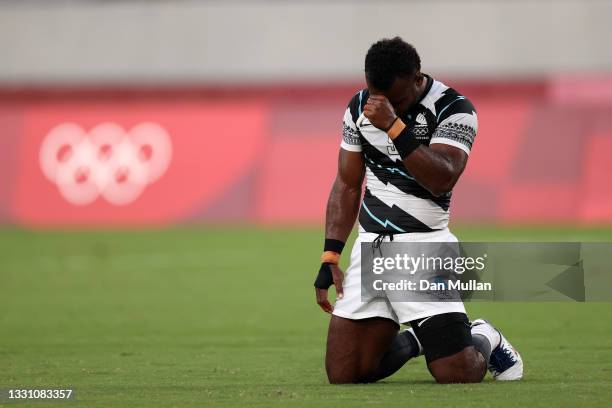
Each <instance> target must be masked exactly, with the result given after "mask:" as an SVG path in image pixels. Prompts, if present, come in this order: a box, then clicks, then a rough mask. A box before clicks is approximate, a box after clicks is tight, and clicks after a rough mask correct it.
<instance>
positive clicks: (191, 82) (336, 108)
mask: <svg viewBox="0 0 612 408" xmlns="http://www.w3.org/2000/svg"><path fill="white" fill-rule="evenodd" d="M611 16H612V2H611V1H601V0H566V1H549V0H530V1H527V0H519V1H513V2H505V1H501V0H500V1H494V0H492V1H484V0H480V1H479V0H461V1H457V0H452V1H450V0H449V1H444V0H436V1H417V0H414V1H376V2H374V1H372V2H370V1H361V0H331V1H323V0H320V1H319V0H311V1H305V0H303V1H273V0H252V1H238V0H229V1H213V0H210V1H192V0H174V1H170V0H165V1H164V0H156V1H136V0H124V1H121V0H78V1H77V0H62V1H59V0H58V1H53V2H50V1H42V0H21V1H17V0H15V1H10V0H7V1H3V2H2V3H1V4H0V55H1V56H2V63H1V64H0V131H1V132H2V133H1V135H0V166H2V169H1V171H0V222H2V223H4V224H17V225H24V226H29V227H46V226H149V225H175V224H184V223H192V222H197V223H228V222H229V223H238V224H241V223H255V224H263V225H277V224H290V225H295V224H307V225H314V224H316V225H318V224H321V223H322V222H323V217H324V208H325V202H326V198H327V194H328V192H329V188H330V186H331V182H332V180H333V177H334V175H335V162H336V157H337V151H338V145H339V142H340V129H341V118H342V116H343V111H344V109H345V107H346V104H347V102H348V100H349V99H350V98H351V97H352V95H353V94H354V93H355V92H356V91H357V90H358V89H360V88H362V87H364V81H363V78H362V77H363V74H362V71H363V60H364V56H365V53H366V51H367V49H368V47H369V46H370V44H371V43H373V42H374V41H376V40H378V39H380V38H382V37H390V36H395V35H400V36H402V37H403V38H404V39H405V40H407V41H408V42H411V43H412V44H414V45H415V46H416V48H417V49H418V50H419V52H420V54H421V58H422V61H423V71H424V72H426V73H429V74H431V75H433V76H435V77H436V78H437V79H439V80H442V81H443V82H445V83H447V84H448V85H450V86H452V87H454V88H456V89H458V90H459V91H460V92H462V93H464V94H466V95H467V96H468V97H470V98H471V99H472V100H473V102H474V104H475V105H476V108H477V110H478V114H479V122H480V128H479V133H478V137H477V140H476V142H475V148H474V150H473V152H472V155H471V157H470V161H469V163H468V168H467V170H466V173H465V175H464V176H463V178H462V180H461V181H460V182H459V184H458V186H457V188H456V190H455V195H454V202H453V206H452V209H451V211H452V219H454V220H455V221H458V222H461V223H473V222H478V223H491V222H493V223H502V224H503V223H505V224H516V223H521V224H524V223H529V224H530V223H540V224H541V223H552V224H559V223H561V224H572V225H602V224H610V223H611V222H612V182H610V179H609V177H610V174H612V160H610V159H609V156H610V152H612V113H611V112H612V47H610V46H609V41H610V38H611V31H610V21H611V20H610V18H611Z"/></svg>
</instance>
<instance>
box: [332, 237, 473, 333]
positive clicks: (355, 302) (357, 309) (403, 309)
mask: <svg viewBox="0 0 612 408" xmlns="http://www.w3.org/2000/svg"><path fill="white" fill-rule="evenodd" d="M377 237H378V234H375V233H371V232H360V233H359V236H358V237H357V239H356V240H355V243H354V244H353V249H352V251H351V263H350V265H349V267H348V269H347V271H346V274H345V277H344V284H343V288H344V297H343V298H342V299H339V300H338V301H336V305H335V306H334V312H333V314H334V315H336V316H340V317H344V318H346V319H352V320H357V319H367V318H370V317H384V318H387V319H391V320H394V321H395V322H396V323H408V322H409V321H411V320H417V319H422V318H425V317H429V316H434V315H438V314H443V313H453V312H459V313H465V307H464V306H463V302H391V301H389V300H388V299H386V300H385V301H380V299H378V300H372V301H367V302H363V301H362V297H361V243H362V242H373V241H374V240H375V239H376V238H377ZM389 241H390V239H389V237H385V239H384V241H383V242H389ZM393 242H457V237H455V236H454V235H453V234H452V233H451V232H450V231H449V230H448V228H446V229H443V230H440V231H433V232H417V233H408V234H397V235H393Z"/></svg>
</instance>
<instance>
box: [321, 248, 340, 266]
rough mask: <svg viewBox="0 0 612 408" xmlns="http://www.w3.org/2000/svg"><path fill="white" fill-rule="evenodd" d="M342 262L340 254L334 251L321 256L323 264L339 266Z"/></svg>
mask: <svg viewBox="0 0 612 408" xmlns="http://www.w3.org/2000/svg"><path fill="white" fill-rule="evenodd" d="M338 262H340V254H339V253H337V252H334V251H325V252H323V254H322V255H321V263H330V264H334V265H338Z"/></svg>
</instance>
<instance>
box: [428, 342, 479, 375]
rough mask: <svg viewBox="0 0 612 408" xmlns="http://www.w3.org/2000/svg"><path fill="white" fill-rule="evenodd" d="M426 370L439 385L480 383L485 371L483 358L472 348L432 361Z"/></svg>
mask: <svg viewBox="0 0 612 408" xmlns="http://www.w3.org/2000/svg"><path fill="white" fill-rule="evenodd" d="M428 368H429V371H430V372H431V374H432V375H433V377H434V378H435V380H436V382H438V383H440V384H450V383H477V382H481V381H482V379H483V378H484V376H485V373H486V370H487V367H486V363H485V360H484V358H483V357H482V355H481V354H480V353H478V352H477V351H476V350H475V349H474V347H467V348H465V349H464V350H462V351H460V352H459V353H456V354H454V355H452V356H448V357H443V358H440V359H437V360H435V361H432V362H430V363H429V364H428Z"/></svg>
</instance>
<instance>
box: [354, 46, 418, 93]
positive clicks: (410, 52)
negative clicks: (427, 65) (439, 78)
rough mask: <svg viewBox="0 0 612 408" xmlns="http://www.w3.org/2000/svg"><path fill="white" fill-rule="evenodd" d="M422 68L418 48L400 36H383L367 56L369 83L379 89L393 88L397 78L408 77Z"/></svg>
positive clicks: (366, 73)
mask: <svg viewBox="0 0 612 408" xmlns="http://www.w3.org/2000/svg"><path fill="white" fill-rule="evenodd" d="M420 69H421V57H419V54H418V53H417V50H416V49H415V48H414V47H413V46H412V45H410V44H408V43H407V42H406V41H404V40H402V39H401V38H400V37H394V38H383V39H382V40H380V41H378V42H376V43H374V44H372V46H371V47H370V49H369V50H368V53H367V54H366V57H365V75H366V79H367V81H368V83H370V84H371V85H372V86H373V87H375V88H376V89H378V90H381V91H386V90H388V89H389V88H391V85H393V82H394V81H395V78H398V77H399V78H406V77H409V76H411V75H414V74H415V73H416V72H417V71H420Z"/></svg>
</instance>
